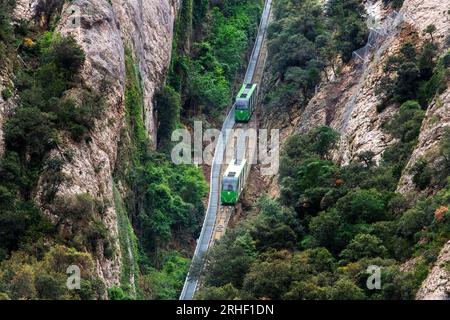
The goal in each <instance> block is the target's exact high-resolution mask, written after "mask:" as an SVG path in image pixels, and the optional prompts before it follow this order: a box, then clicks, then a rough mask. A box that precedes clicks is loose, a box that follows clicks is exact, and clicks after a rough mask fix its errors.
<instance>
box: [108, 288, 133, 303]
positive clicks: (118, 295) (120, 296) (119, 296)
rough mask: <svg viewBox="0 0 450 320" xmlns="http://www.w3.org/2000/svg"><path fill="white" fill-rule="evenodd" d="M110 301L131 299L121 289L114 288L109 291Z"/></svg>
mask: <svg viewBox="0 0 450 320" xmlns="http://www.w3.org/2000/svg"><path fill="white" fill-rule="evenodd" d="M108 298H109V300H131V297H130V296H129V295H127V294H126V293H125V292H124V291H123V290H122V289H121V288H117V287H112V288H109V289H108Z"/></svg>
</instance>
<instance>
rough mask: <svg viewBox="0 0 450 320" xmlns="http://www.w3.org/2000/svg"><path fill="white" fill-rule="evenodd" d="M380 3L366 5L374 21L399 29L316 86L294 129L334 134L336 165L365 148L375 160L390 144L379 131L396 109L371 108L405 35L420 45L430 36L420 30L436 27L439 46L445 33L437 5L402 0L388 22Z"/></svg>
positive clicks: (445, 18) (431, 0)
mask: <svg viewBox="0 0 450 320" xmlns="http://www.w3.org/2000/svg"><path fill="white" fill-rule="evenodd" d="M380 2H381V1H371V3H372V5H371V6H370V7H371V8H376V9H377V10H376V16H377V17H378V18H380V19H381V20H380V22H379V23H380V24H381V25H382V26H385V27H388V26H389V24H392V23H398V24H399V27H398V28H393V29H392V30H390V31H389V32H388V34H387V35H386V36H385V37H384V39H383V42H382V44H381V45H380V46H379V47H378V48H377V49H376V50H375V51H373V52H372V55H371V58H370V60H369V61H368V62H366V63H365V64H364V63H362V62H358V60H357V59H356V60H354V61H353V62H352V63H351V64H350V65H348V66H346V67H344V69H343V71H342V73H341V75H339V77H337V78H336V79H335V80H334V81H332V82H329V83H327V84H325V85H324V86H323V87H321V88H320V90H319V91H318V93H317V94H316V96H315V97H314V98H313V99H312V100H311V101H310V102H309V104H308V106H307V107H306V108H305V110H304V111H303V112H302V115H301V117H300V122H299V125H298V130H299V131H300V132H305V131H308V130H309V129H310V128H313V127H315V126H317V125H322V124H326V125H329V126H331V127H333V128H335V129H337V130H339V131H340V132H341V141H340V143H339V149H338V151H337V152H335V154H334V159H335V160H337V161H339V162H340V163H341V164H347V163H349V162H350V161H351V160H352V159H354V158H355V156H357V155H358V154H359V153H361V152H363V151H369V150H370V151H373V152H374V153H375V160H379V159H380V157H381V155H382V154H383V152H384V150H385V148H386V147H387V146H388V145H389V144H391V143H392V142H393V140H392V138H391V137H389V136H388V135H386V134H385V133H384V132H383V131H382V130H381V124H382V123H383V122H384V121H385V120H386V119H388V118H390V117H391V116H392V114H393V112H395V108H393V107H392V106H391V107H388V108H386V109H385V110H384V111H383V112H381V113H379V112H377V110H376V107H377V105H378V104H379V103H380V97H378V96H377V95H376V93H375V88H376V86H377V83H378V81H379V80H380V79H381V77H383V76H384V71H383V65H384V63H385V61H386V59H387V58H388V57H389V56H390V55H392V54H396V53H397V52H398V50H399V49H400V47H401V45H402V44H403V42H404V39H405V37H407V36H408V35H410V34H411V33H412V32H417V34H418V35H419V37H420V39H419V42H421V41H423V40H425V39H427V38H429V37H430V35H427V34H423V30H424V29H425V28H426V27H427V26H428V25H430V24H434V25H435V26H436V31H435V32H434V33H433V39H434V40H435V41H437V42H438V43H440V44H441V45H443V43H444V39H445V36H446V35H448V34H449V33H448V32H449V26H450V21H449V19H450V16H449V15H448V13H447V11H448V9H449V8H448V4H446V3H444V2H442V1H439V0H405V2H404V5H403V7H402V9H401V10H400V12H399V13H400V15H399V17H398V18H397V19H396V20H394V21H391V20H389V19H387V16H388V15H389V11H387V10H383V9H380V8H379V6H378V3H380ZM368 3H369V1H368Z"/></svg>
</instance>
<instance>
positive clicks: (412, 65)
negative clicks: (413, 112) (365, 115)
mask: <svg viewBox="0 0 450 320" xmlns="http://www.w3.org/2000/svg"><path fill="white" fill-rule="evenodd" d="M445 57H446V55H444V56H442V57H441V58H440V59H438V46H437V44H435V43H434V42H433V40H431V42H426V43H425V44H424V45H423V46H422V47H421V48H420V49H417V48H416V47H415V45H414V44H412V43H410V42H406V43H405V44H404V45H403V47H402V48H401V49H400V54H399V55H395V56H391V57H389V58H388V60H387V63H386V65H385V71H386V73H387V76H386V78H384V79H382V81H381V83H380V85H379V87H378V88H377V91H378V93H380V94H382V95H383V96H384V101H383V102H382V103H381V104H380V105H379V106H378V111H382V110H383V109H384V108H385V107H386V106H387V105H388V104H389V103H391V102H397V103H403V102H405V101H407V100H417V101H418V102H419V103H420V105H421V106H422V107H424V108H426V107H427V106H428V104H429V103H430V102H431V100H432V99H433V98H434V96H435V95H436V94H438V93H441V92H442V90H443V89H444V88H445V83H446V79H448V77H449V71H448V66H446V64H445V59H446V58H445ZM392 73H393V74H394V81H392V80H391V74H392Z"/></svg>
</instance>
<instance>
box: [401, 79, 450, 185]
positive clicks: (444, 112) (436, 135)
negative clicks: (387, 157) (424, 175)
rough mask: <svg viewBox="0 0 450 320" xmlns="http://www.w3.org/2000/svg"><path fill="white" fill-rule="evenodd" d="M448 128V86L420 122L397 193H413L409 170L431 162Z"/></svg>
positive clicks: (449, 124)
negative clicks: (420, 162)
mask: <svg viewBox="0 0 450 320" xmlns="http://www.w3.org/2000/svg"><path fill="white" fill-rule="evenodd" d="M449 127H450V84H449V86H448V89H447V90H446V91H445V92H444V93H442V94H441V95H439V96H437V97H436V98H435V99H434V100H433V102H432V103H431V104H430V106H429V107H428V109H427V113H426V115H425V119H424V121H423V122H422V128H421V130H420V135H419V142H418V143H417V145H416V147H415V149H414V151H413V153H412V155H411V158H410V159H409V162H408V164H407V166H406V168H405V169H404V170H403V174H402V176H401V178H400V181H399V184H398V187H397V192H400V193H403V194H406V193H408V192H412V191H415V185H414V183H413V181H412V179H413V175H412V173H411V169H412V168H413V166H414V165H415V164H416V163H417V161H418V160H420V159H426V160H428V161H433V160H434V159H435V158H436V155H437V154H438V152H439V142H440V141H441V138H442V134H443V133H444V130H445V128H449Z"/></svg>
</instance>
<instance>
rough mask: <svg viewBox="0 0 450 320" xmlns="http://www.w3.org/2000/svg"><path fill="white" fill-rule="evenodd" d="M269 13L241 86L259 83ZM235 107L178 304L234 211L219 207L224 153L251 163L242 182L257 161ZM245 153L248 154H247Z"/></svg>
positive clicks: (190, 292) (188, 295) (193, 286)
mask: <svg viewBox="0 0 450 320" xmlns="http://www.w3.org/2000/svg"><path fill="white" fill-rule="evenodd" d="M271 9H272V0H266V2H265V5H264V11H263V14H262V18H261V22H260V25H259V29H258V35H257V38H256V41H255V45H254V47H253V51H252V54H251V57H250V60H249V64H248V67H247V72H246V74H245V78H244V83H258V84H259V83H260V81H261V78H262V73H263V69H264V64H265V60H266V55H267V51H266V50H265V45H266V43H265V39H266V33H267V27H268V24H269V20H270V12H271ZM235 107H236V106H235V105H233V107H232V108H231V110H230V111H229V113H228V115H227V117H226V118H225V120H224V122H223V125H222V129H221V135H220V138H219V139H218V142H217V145H216V149H215V153H214V159H213V161H212V164H211V179H210V193H209V203H208V209H207V211H206V215H205V219H204V222H203V226H202V230H201V233H200V237H199V239H198V241H197V246H196V249H195V252H194V256H193V259H192V263H191V266H190V269H189V273H188V275H187V277H186V280H185V283H184V286H183V291H182V292H181V295H180V300H192V299H193V297H194V294H195V292H196V290H197V288H198V286H199V283H200V276H201V272H202V270H203V269H204V263H205V256H206V253H207V252H208V250H209V248H210V247H211V246H212V245H213V244H214V242H215V241H217V240H219V239H220V238H221V237H222V236H223V235H224V234H225V230H226V226H227V224H228V221H229V219H230V217H231V216H232V215H233V213H234V211H235V208H234V207H233V206H221V204H220V190H221V179H222V176H223V174H224V172H225V169H226V167H227V166H228V162H227V161H229V158H230V157H229V155H228V156H227V154H226V152H225V151H226V150H233V149H234V148H233V144H234V147H235V148H236V149H235V151H234V152H235V158H236V160H237V161H238V162H240V161H242V160H243V158H246V159H247V161H248V163H250V164H249V166H248V168H249V170H247V173H246V174H245V179H244V180H246V179H247V177H248V174H249V172H250V167H251V164H252V163H254V160H253V157H256V149H255V148H253V147H252V148H249V146H256V143H257V141H256V140H257V139H256V136H255V137H254V138H252V135H249V138H247V139H245V142H243V141H242V138H241V137H240V136H246V134H247V131H248V130H249V129H254V130H256V129H257V121H256V115H255V114H254V115H253V116H252V117H251V119H250V121H249V122H247V123H236V122H235V118H234V113H235ZM231 129H241V130H242V131H239V130H238V132H240V133H241V135H240V136H236V135H231V134H229V133H230V131H231ZM248 149H251V150H250V151H249V150H248Z"/></svg>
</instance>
